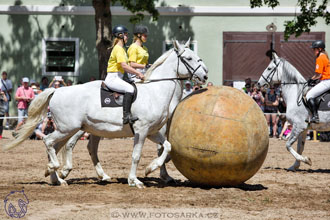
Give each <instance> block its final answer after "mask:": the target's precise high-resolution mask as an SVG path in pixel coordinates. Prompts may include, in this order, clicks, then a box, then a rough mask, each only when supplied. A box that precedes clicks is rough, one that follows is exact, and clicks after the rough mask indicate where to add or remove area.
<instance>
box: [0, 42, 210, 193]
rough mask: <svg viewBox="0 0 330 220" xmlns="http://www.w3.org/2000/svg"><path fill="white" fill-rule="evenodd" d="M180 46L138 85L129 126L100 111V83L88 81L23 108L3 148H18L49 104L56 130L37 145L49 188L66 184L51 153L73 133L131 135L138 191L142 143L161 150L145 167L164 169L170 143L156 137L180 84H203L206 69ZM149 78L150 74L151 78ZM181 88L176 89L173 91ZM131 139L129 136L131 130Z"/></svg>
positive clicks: (117, 113) (112, 112)
mask: <svg viewBox="0 0 330 220" xmlns="http://www.w3.org/2000/svg"><path fill="white" fill-rule="evenodd" d="M188 45H189V41H188V42H187V43H186V45H180V44H179V43H178V42H177V41H174V43H173V46H174V48H173V49H172V50H170V51H168V52H167V53H165V54H164V55H162V56H161V57H160V58H159V59H158V60H157V61H156V62H155V64H154V65H153V66H152V67H151V68H150V70H149V71H148V73H147V75H146V83H144V84H138V85H137V89H138V93H137V98H136V101H135V102H134V103H133V105H132V113H133V114H134V115H136V116H137V117H138V118H139V120H138V121H136V122H135V123H134V124H133V125H132V127H130V125H123V124H122V116H123V113H122V108H102V107H101V104H100V86H101V83H102V81H94V82H89V83H85V84H82V85H77V86H72V87H62V88H59V89H56V90H55V89H47V90H46V91H44V92H43V93H41V94H40V95H39V96H38V97H37V98H36V99H35V100H34V101H33V102H32V103H31V105H30V107H29V118H28V120H27V121H26V124H25V125H24V126H23V127H22V129H21V130H20V131H19V135H18V138H17V139H15V140H14V141H13V142H12V143H10V144H8V145H7V146H5V147H4V149H10V148H13V147H15V146H17V145H18V144H20V143H22V142H23V141H24V140H25V139H26V138H27V137H28V136H29V135H30V134H31V133H32V132H33V130H34V128H35V126H36V125H37V123H38V122H39V121H40V120H41V118H42V116H44V115H45V114H46V111H47V106H48V105H49V107H50V111H51V112H52V116H53V118H54V121H55V123H56V125H57V129H56V130H55V131H54V132H53V133H51V134H49V135H47V136H46V137H45V138H44V139H43V141H44V143H45V145H46V148H47V153H48V158H49V163H48V172H49V173H50V174H51V182H52V183H53V184H66V182H65V181H64V180H63V179H61V178H60V177H59V176H58V174H57V172H56V171H57V169H58V168H59V162H58V159H57V156H56V153H57V152H58V151H59V148H60V147H59V146H61V145H63V143H66V142H67V141H68V140H69V139H70V138H71V137H72V136H73V135H74V134H75V133H77V132H78V131H79V130H84V131H87V132H89V133H91V134H93V135H95V136H99V137H106V138H119V137H131V136H134V148H133V153H132V165H131V170H130V173H129V176H128V184H129V185H130V186H137V187H139V188H141V187H143V183H142V182H141V181H140V180H138V178H137V177H136V169H137V166H138V163H139V160H140V157H141V151H142V147H143V144H144V141H145V139H146V138H148V139H150V140H151V141H153V142H155V143H157V144H162V146H163V148H164V150H163V152H162V154H161V156H159V157H158V158H156V159H155V160H153V161H152V162H151V163H150V165H149V166H148V167H147V168H146V173H147V174H148V173H150V172H153V171H154V170H156V169H157V168H158V167H160V166H161V165H163V164H164V161H165V159H166V158H167V155H168V154H169V152H170V150H171V144H170V143H169V142H168V141H166V138H165V137H164V136H163V135H161V134H160V132H159V129H161V128H162V127H163V126H164V125H165V124H166V122H167V120H168V119H169V118H170V116H171V114H172V113H173V111H174V109H175V107H176V105H177V104H178V103H179V101H180V99H181V96H182V86H183V85H182V82H180V81H181V80H183V79H187V78H190V77H192V78H194V80H196V82H198V83H201V84H203V83H205V82H206V80H207V72H208V70H207V68H206V66H205V64H204V63H203V62H202V60H201V59H200V58H199V57H198V56H197V55H196V54H195V53H194V52H193V51H191V50H190V49H189V48H187V47H188ZM151 73H152V74H151ZM178 87H179V88H181V89H176V88H178ZM132 130H133V131H134V134H133V131H132Z"/></svg>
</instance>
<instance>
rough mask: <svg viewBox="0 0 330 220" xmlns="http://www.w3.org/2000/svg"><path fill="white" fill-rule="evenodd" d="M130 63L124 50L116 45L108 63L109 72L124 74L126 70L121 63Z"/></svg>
mask: <svg viewBox="0 0 330 220" xmlns="http://www.w3.org/2000/svg"><path fill="white" fill-rule="evenodd" d="M122 62H125V63H127V62H128V58H127V54H126V51H125V49H124V48H122V47H121V46H119V45H115V46H114V47H113V49H112V51H111V55H110V58H109V61H108V68H107V72H108V73H109V72H121V73H123V74H124V72H125V71H124V69H123V67H122V66H121V65H120V63H122Z"/></svg>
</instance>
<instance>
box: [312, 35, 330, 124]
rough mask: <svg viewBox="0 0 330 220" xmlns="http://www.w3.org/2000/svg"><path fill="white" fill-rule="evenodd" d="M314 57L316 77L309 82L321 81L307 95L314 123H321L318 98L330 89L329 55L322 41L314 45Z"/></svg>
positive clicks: (315, 42)
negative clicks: (318, 112)
mask: <svg viewBox="0 0 330 220" xmlns="http://www.w3.org/2000/svg"><path fill="white" fill-rule="evenodd" d="M312 48H313V51H314V55H315V57H316V66H315V74H314V76H313V77H312V78H311V79H310V80H308V84H311V83H312V82H313V81H315V80H321V81H320V83H318V84H317V85H316V86H314V87H313V88H312V89H311V90H309V92H308V93H307V95H306V98H307V104H308V106H309V108H310V110H311V112H312V115H313V116H312V118H311V121H310V122H312V123H319V116H318V114H317V109H318V106H317V103H316V101H315V100H316V98H317V97H318V96H320V95H322V94H323V93H325V92H326V91H328V90H329V89H330V61H329V56H328V53H327V52H326V51H325V43H324V42H323V41H322V40H317V41H314V42H313V44H312Z"/></svg>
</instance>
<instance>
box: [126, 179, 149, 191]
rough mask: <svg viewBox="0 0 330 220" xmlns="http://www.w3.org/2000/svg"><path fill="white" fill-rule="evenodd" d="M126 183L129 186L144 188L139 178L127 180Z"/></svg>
mask: <svg viewBox="0 0 330 220" xmlns="http://www.w3.org/2000/svg"><path fill="white" fill-rule="evenodd" d="M128 185H129V186H130V187H137V188H139V189H144V188H145V186H144V184H143V183H142V182H141V181H140V180H138V179H135V180H131V181H130V180H129V181H128Z"/></svg>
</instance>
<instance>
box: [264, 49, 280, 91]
mask: <svg viewBox="0 0 330 220" xmlns="http://www.w3.org/2000/svg"><path fill="white" fill-rule="evenodd" d="M281 63H282V60H281V58H280V57H278V56H277V54H276V53H275V52H273V59H272V60H271V61H270V63H269V65H268V66H267V68H266V69H265V70H264V72H263V73H262V74H261V77H260V79H259V80H258V86H259V87H264V86H265V87H268V86H270V84H273V83H279V82H281V78H282V68H279V65H280V64H281Z"/></svg>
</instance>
